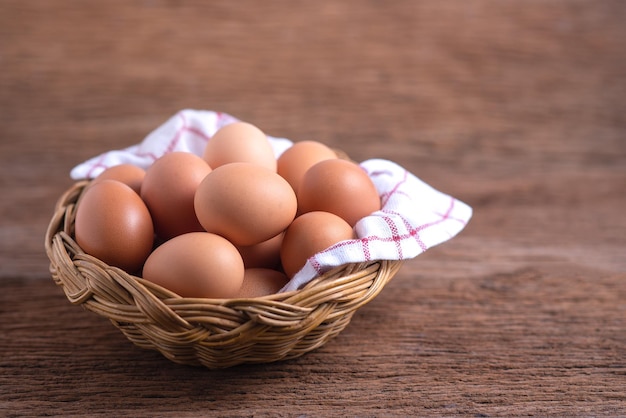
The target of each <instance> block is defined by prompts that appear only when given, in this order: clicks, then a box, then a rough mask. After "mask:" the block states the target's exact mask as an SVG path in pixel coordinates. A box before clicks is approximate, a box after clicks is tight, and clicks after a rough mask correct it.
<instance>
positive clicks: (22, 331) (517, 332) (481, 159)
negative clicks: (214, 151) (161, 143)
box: [0, 0, 626, 416]
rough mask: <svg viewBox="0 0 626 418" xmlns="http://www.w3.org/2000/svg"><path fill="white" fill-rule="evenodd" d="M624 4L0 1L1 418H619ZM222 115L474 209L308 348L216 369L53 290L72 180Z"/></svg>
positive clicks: (622, 395) (624, 350) (625, 312)
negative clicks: (159, 132)
mask: <svg viewBox="0 0 626 418" xmlns="http://www.w3.org/2000/svg"><path fill="white" fill-rule="evenodd" d="M625 21H626V4H625V3H624V2H622V1H621V0H615V1H592V0H588V1H586V0H563V1H560V0H545V1H544V0H530V1H525V2H502V1H498V0H479V1H471V2H462V1H457V2H454V1H444V2H415V1H411V0H400V1H395V2H386V3H384V4H383V2H380V3H376V2H366V1H356V0H351V1H345V2H335V1H325V0H324V1H316V2H304V1H296V2H290V1H284V0H281V1H275V2H253V1H240V2H227V1H215V2H201V1H189V2H182V1H159V0H154V1H130V2H129V1H121V0H116V1H108V2H92V3H89V4H88V5H87V4H86V3H85V2H81V1H78V0H75V1H72V0H58V1H55V2H43V1H39V2H37V1H28V2H27V1H22V0H2V2H0V68H1V71H0V184H1V185H2V198H1V199H0V415H3V416H26V415H33V416H39V415H44V414H51V415H79V416H87V415H107V416H198V415H218V416H274V415H280V416H381V415H384V416H415V415H419V416H439V415H445V416H454V415H469V416H498V415H499V416H502V415H506V416H512V415H513V416H518V415H538V416H546V415H558V416H604V415H606V416H625V415H626V302H625V301H626V256H625V255H626V216H625V213H626V117H625V115H626V24H624V22H625ZM185 108H194V109H207V110H219V111H223V112H227V113H230V114H232V115H235V116H237V117H239V118H241V119H244V120H247V121H249V122H252V123H255V124H257V125H258V126H259V127H261V128H262V129H264V130H265V131H266V132H268V133H270V134H272V135H275V136H284V137H287V138H290V139H294V140H304V139H314V140H320V141H323V142H325V143H327V144H329V145H331V146H335V147H339V148H342V149H344V150H345V151H346V152H347V153H348V154H350V155H351V156H352V157H353V158H354V159H356V160H364V159H367V158H372V157H380V158H387V159H390V160H393V161H395V162H397V163H399V164H401V165H403V166H405V167H406V168H408V169H409V170H410V171H411V172H413V173H414V174H415V175H417V176H418V177H420V178H421V179H423V180H424V181H426V182H428V183H429V184H431V185H433V186H434V187H436V188H438V189H439V190H441V191H444V192H446V193H449V194H451V195H453V196H455V197H457V198H458V199H460V200H462V201H464V202H466V203H468V204H469V205H471V206H472V207H473V209H474V216H473V218H472V220H471V221H470V223H469V224H468V226H467V228H466V229H465V230H463V231H462V232H461V233H460V234H459V235H458V236H457V237H455V238H454V239H452V240H451V241H449V242H446V243H444V244H442V245H440V246H437V247H435V248H432V249H430V250H428V251H427V252H426V253H424V254H422V255H420V256H419V257H417V258H415V259H412V260H410V261H408V262H406V263H405V264H404V265H403V267H402V269H401V270H400V272H399V273H398V274H397V275H396V277H395V278H394V279H393V280H392V281H391V282H390V283H389V284H388V285H387V286H386V287H385V289H383V291H382V293H381V294H380V295H378V297H377V298H376V299H374V300H373V301H372V302H370V303H369V304H367V305H366V306H364V307H362V308H361V309H360V310H359V311H358V312H357V313H356V315H355V316H354V317H353V319H352V322H351V323H350V325H349V326H348V327H347V328H346V329H345V330H344V331H343V332H342V333H341V334H340V335H339V336H338V337H336V338H335V339H333V340H331V341H330V342H329V343H328V344H326V345H325V346H323V347H321V348H319V349H318V350H316V351H313V352H311V353H309V354H307V355H305V356H303V357H300V358H298V359H295V360H289V361H284V362H278V363H272V364H262V365H252V366H239V367H234V368H230V369H225V370H218V371H211V370H207V369H203V368H193V367H188V366H180V365H176V364H174V363H172V362H170V361H168V360H166V359H165V358H164V357H162V356H161V355H160V354H158V353H156V352H152V351H147V350H142V349H140V348H137V347H135V346H134V345H132V344H131V343H130V342H129V341H128V340H126V339H125V337H124V336H123V335H122V334H121V333H120V332H119V331H118V330H117V329H115V328H114V327H112V326H111V324H110V323H109V322H108V321H107V320H106V319H103V318H101V317H98V316H96V315H95V314H92V313H90V312H87V311H85V310H83V309H81V308H79V307H76V306H73V305H71V304H70V303H69V302H68V301H67V299H66V298H65V296H64V294H63V292H62V290H61V289H60V288H58V287H57V286H56V285H55V284H54V282H53V281H52V279H51V277H50V274H49V272H48V259H47V257H46V255H45V252H44V244H43V243H44V232H45V229H46V226H47V224H48V222H49V220H50V217H51V215H52V211H53V207H54V203H55V201H56V199H57V198H58V197H59V196H60V194H61V193H62V192H63V191H64V190H65V189H67V188H68V187H69V186H70V185H71V183H72V181H71V180H70V178H69V171H70V169H71V168H72V167H73V166H74V165H76V164H78V163H79V162H81V161H83V160H85V159H87V158H89V157H91V156H94V155H97V154H99V153H101V152H103V151H106V150H110V149H117V148H122V147H126V146H129V145H132V144H135V143H137V142H139V141H141V139H143V137H144V136H145V135H146V134H147V133H149V132H150V131H151V130H152V129H154V128H156V127H157V126H159V125H160V124H161V123H163V122H164V121H165V120H167V119H168V118H169V117H170V116H172V115H173V114H175V113H176V112H177V111H179V110H181V109H185Z"/></svg>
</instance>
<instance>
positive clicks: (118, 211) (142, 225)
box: [74, 180, 154, 273]
mask: <svg viewBox="0 0 626 418" xmlns="http://www.w3.org/2000/svg"><path fill="white" fill-rule="evenodd" d="M74 235H75V238H76V242H77V243H78V245H79V246H80V247H81V248H82V249H83V250H84V251H85V252H86V253H87V254H91V255H93V256H94V257H96V258H98V259H100V260H102V261H104V262H105V263H107V264H109V265H111V266H116V267H119V268H121V269H123V270H125V271H127V272H128V273H136V272H137V271H138V270H139V269H140V268H141V266H142V265H143V263H144V261H145V260H146V258H147V257H148V254H150V251H151V250H152V244H153V241H154V229H153V227H152V219H151V218H150V212H148V208H147V207H146V205H145V204H144V202H143V201H142V200H141V198H140V197H139V195H138V194H137V193H135V191H134V190H133V189H131V188H130V187H129V186H127V185H126V184H124V183H122V182H119V181H117V180H100V181H99V182H98V183H95V184H92V185H91V187H89V188H88V189H86V190H85V193H84V194H83V195H82V197H81V199H80V202H79V204H78V206H77V208H76V218H75V234H74Z"/></svg>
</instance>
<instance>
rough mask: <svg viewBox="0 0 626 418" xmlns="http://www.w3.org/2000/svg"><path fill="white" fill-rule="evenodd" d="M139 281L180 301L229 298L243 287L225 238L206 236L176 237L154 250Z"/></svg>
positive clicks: (240, 263)
mask: <svg viewBox="0 0 626 418" xmlns="http://www.w3.org/2000/svg"><path fill="white" fill-rule="evenodd" d="M142 274H143V278H144V279H146V280H149V281H151V282H153V283H156V284H158V285H159V286H161V287H164V288H166V289H168V290H170V291H172V292H174V293H176V294H178V295H180V296H182V297H189V298H218V299H221V298H232V297H234V296H236V295H237V292H238V291H239V289H240V288H241V285H242V283H243V275H244V266H243V260H242V258H241V256H240V255H239V252H238V251H237V249H236V248H235V246H233V245H232V244H231V243H230V242H229V241H228V240H226V239H225V238H223V237H221V236H219V235H215V234H211V233H208V232H190V233H186V234H182V235H178V236H176V237H174V238H172V239H170V240H168V241H166V242H164V243H163V244H161V245H160V246H159V247H157V248H156V249H155V250H154V251H153V252H152V253H151V254H150V256H149V257H148V259H147V260H146V262H145V265H144V268H143V273H142Z"/></svg>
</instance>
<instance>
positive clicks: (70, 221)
mask: <svg viewBox="0 0 626 418" xmlns="http://www.w3.org/2000/svg"><path fill="white" fill-rule="evenodd" d="M87 184H88V181H82V182H78V183H75V184H74V185H73V186H72V187H70V188H69V189H68V190H67V191H66V192H65V193H64V194H63V195H62V196H61V197H60V198H59V201H58V202H57V205H56V207H55V211H54V215H53V217H52V219H51V221H50V224H49V226H48V230H47V232H46V238H45V239H46V242H45V247H46V253H47V255H48V258H49V259H50V272H51V274H52V278H53V279H54V281H55V282H56V284H57V285H58V286H60V287H61V288H62V289H63V291H64V292H65V295H66V296H67V299H68V300H69V301H70V302H71V303H72V304H75V305H82V306H83V307H84V308H85V309H87V310H89V311H92V312H95V313H96V314H98V315H100V316H103V317H105V318H108V319H109V320H110V321H111V322H112V323H113V325H115V326H116V327H117V328H118V329H119V330H121V331H122V332H123V333H124V335H126V337H127V338H128V339H129V340H130V341H132V342H133V343H134V344H135V345H137V346H139V347H142V348H146V349H151V350H157V351H159V352H161V353H162V354H163V355H164V356H165V357H166V358H168V359H170V360H171V361H173V362H175V363H180V364H186V365H194V366H205V367H207V368H210V369H216V368H225V367H230V366H235V365H238V364H243V363H268V362H273V361H278V360H286V359H291V358H295V357H299V356H301V355H303V354H305V353H307V352H309V351H311V350H314V349H316V348H319V347H321V346H322V345H324V344H325V343H326V342H327V341H329V340H330V339H332V338H333V337H335V336H336V335H337V334H339V333H340V332H341V331H342V330H343V329H344V328H345V327H346V326H347V325H348V323H349V322H350V319H351V318H352V315H353V314H354V312H355V311H356V310H357V309H358V308H359V307H361V306H363V305H364V304H366V303H367V302H369V301H370V300H372V299H373V298H374V297H375V296H376V295H377V294H378V293H379V292H380V291H381V290H382V288H383V287H384V286H385V284H386V283H387V282H389V281H390V280H391V279H392V277H393V276H394V275H395V273H396V272H397V271H398V269H399V268H400V266H401V264H402V262H401V261H397V260H379V261H370V262H365V263H354V264H347V265H344V266H340V267H337V268H334V269H332V270H330V271H328V272H327V273H325V274H323V275H321V276H319V277H317V278H315V279H313V280H312V281H311V282H309V283H308V284H307V285H306V286H304V287H303V288H302V289H300V290H296V291H290V292H285V293H278V294H275V295H270V296H265V297H259V298H249V299H197V298H182V297H180V296H178V295H176V294H174V293H172V292H170V291H168V290H166V289H164V288H162V287H160V286H157V285H155V284H153V283H151V282H148V281H146V280H143V279H141V278H140V277H136V276H133V275H130V274H128V273H126V272H124V271H123V270H121V269H119V268H116V267H112V266H109V265H107V264H105V263H104V262H102V261H100V260H99V259H97V258H95V257H93V256H90V255H88V254H86V253H85V252H84V251H83V250H82V249H81V248H80V247H79V246H78V245H77V244H76V242H75V241H74V239H73V235H74V217H75V213H76V204H77V201H78V199H79V197H80V195H81V193H82V192H83V190H84V188H85V186H86V185H87Z"/></svg>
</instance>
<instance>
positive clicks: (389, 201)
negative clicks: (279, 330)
mask: <svg viewBox="0 0 626 418" xmlns="http://www.w3.org/2000/svg"><path fill="white" fill-rule="evenodd" d="M237 120H238V119H237V118H235V117H233V116H231V115H229V114H226V113H222V112H214V111H209V110H192V109H185V110H182V111H180V112H178V113H177V114H176V115H174V116H172V117H171V118H170V119H169V120H167V121H166V122H165V123H164V124H163V125H161V126H159V127H158V128H157V129H155V130H154V131H152V132H151V133H149V134H148V135H147V136H146V137H145V138H144V140H143V141H142V142H141V143H139V144H136V145H133V146H130V147H128V148H125V149H122V150H112V151H108V152H105V153H103V154H101V155H98V156H96V157H94V158H91V159H89V160H87V161H85V162H83V163H81V164H79V165H77V166H76V167H74V168H73V169H72V171H71V173H70V176H71V177H72V178H73V179H75V180H80V179H90V178H95V177H96V176H98V174H100V173H101V172H102V171H104V170H105V169H106V168H108V167H112V166H115V165H118V164H124V163H130V164H134V165H137V166H139V167H142V168H144V169H145V168H148V167H149V166H150V165H151V164H152V163H153V162H154V161H155V160H156V159H157V158H159V157H161V156H162V155H164V154H166V153H168V152H172V151H186V152H191V153H194V154H196V155H202V153H203V151H204V147H205V145H206V143H207V141H209V140H210V138H211V137H212V136H213V134H214V133H215V132H216V131H217V130H218V129H220V128H221V127H223V126H225V125H227V124H229V123H232V122H235V121H237ZM268 139H269V141H270V142H271V144H272V147H273V148H274V154H275V155H276V157H279V156H280V155H281V154H282V153H283V152H284V151H285V150H286V149H287V148H289V147H290V146H291V145H292V144H293V142H292V141H291V140H289V139H286V138H278V137H272V136H269V135H268ZM360 165H361V167H362V168H363V169H364V170H365V171H366V172H367V173H368V174H369V177H370V178H371V179H372V181H373V183H374V185H375V186H376V189H377V190H378V194H379V196H380V198H381V203H382V207H381V210H379V211H377V212H374V213H372V214H371V215H369V216H366V217H365V218H363V219H361V220H360V221H359V222H357V224H356V225H355V233H356V237H357V238H356V239H352V240H348V241H342V242H339V243H337V244H335V245H333V246H331V247H329V248H327V249H325V250H323V251H321V252H319V253H317V254H315V255H314V256H312V257H311V258H309V260H308V261H307V263H306V265H305V266H304V267H303V268H302V269H301V270H300V271H299V272H298V273H297V274H296V275H295V276H294V277H293V278H292V279H291V280H290V281H289V283H287V285H286V286H285V287H284V288H283V289H282V291H289V290H295V289H298V288H299V287H301V286H303V285H304V284H306V283H308V282H309V281H310V280H311V279H313V278H315V277H316V276H318V275H319V274H321V273H323V272H325V271H327V270H329V269H331V268H332V267H336V266H340V265H343V264H346V263H356V262H363V261H370V260H406V259H410V258H414V257H416V256H418V255H419V254H421V253H422V252H424V251H426V250H427V249H428V248H431V247H433V246H435V245H438V244H441V243H443V242H445V241H447V240H449V239H451V238H452V237H454V236H455V235H457V234H458V233H459V232H460V231H461V230H462V229H463V228H464V227H465V225H466V224H467V222H469V220H470V218H471V217H472V208H471V207H470V206H468V205H467V204H465V203H463V202H461V201H459V200H457V199H455V198H454V197H452V196H449V195H447V194H445V193H442V192H440V191H438V190H435V189H434V188H433V187H431V186H429V185H428V184H426V183H425V182H423V181H422V180H420V179H419V178H417V177H416V176H415V175H414V174H412V173H410V172H408V171H407V170H406V169H404V168H403V167H401V166H399V165H398V164H396V163H394V162H392V161H389V160H383V159H370V160H366V161H363V162H361V163H360Z"/></svg>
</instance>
